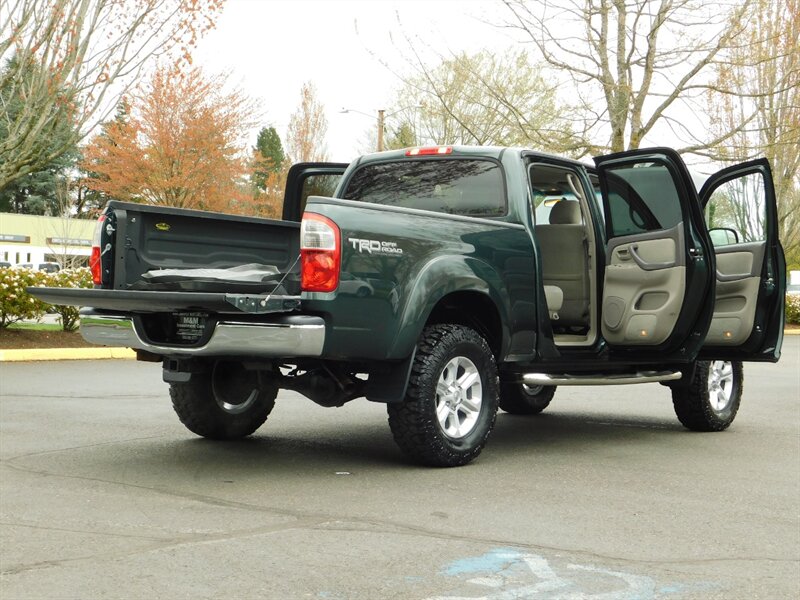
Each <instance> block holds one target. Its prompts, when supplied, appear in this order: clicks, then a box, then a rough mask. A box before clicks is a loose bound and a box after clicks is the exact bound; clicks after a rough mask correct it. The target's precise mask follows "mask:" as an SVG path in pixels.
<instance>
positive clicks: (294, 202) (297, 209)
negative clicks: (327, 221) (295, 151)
mask: <svg viewBox="0 0 800 600" xmlns="http://www.w3.org/2000/svg"><path fill="white" fill-rule="evenodd" d="M347 166H348V165H347V163H333V162H313V163H312V162H306V163H297V164H294V165H292V166H291V167H290V169H289V173H288V175H287V176H286V190H285V192H284V195H283V217H282V218H283V220H284V221H299V220H300V219H301V218H302V217H303V211H304V210H305V208H306V200H308V197H309V196H333V194H334V192H335V191H336V187H337V186H338V185H339V181H340V180H341V179H342V174H343V173H344V172H345V169H347Z"/></svg>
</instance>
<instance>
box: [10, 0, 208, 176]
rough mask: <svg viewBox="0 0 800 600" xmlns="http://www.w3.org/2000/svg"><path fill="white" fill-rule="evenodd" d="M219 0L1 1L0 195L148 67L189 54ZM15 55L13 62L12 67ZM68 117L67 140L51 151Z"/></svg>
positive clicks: (84, 129)
mask: <svg viewBox="0 0 800 600" xmlns="http://www.w3.org/2000/svg"><path fill="white" fill-rule="evenodd" d="M223 2H224V0H206V1H204V2H198V1H197V0H49V1H47V2H43V1H41V0H0V61H2V62H3V63H5V68H4V69H3V70H2V74H1V75H0V89H2V90H4V92H5V94H4V95H3V99H4V102H5V101H7V99H8V98H14V99H22V100H23V101H22V103H21V105H22V110H18V111H14V114H13V117H12V116H11V113H10V112H9V111H8V110H7V108H6V107H5V106H3V105H0V120H2V122H0V127H1V128H2V130H3V133H4V136H3V137H2V139H0V189H2V188H3V187H5V186H6V185H7V184H8V183H10V182H12V181H14V180H16V179H18V178H20V177H22V176H24V175H26V174H28V173H32V172H35V171H37V170H39V169H41V168H42V167H43V166H44V165H47V164H48V163H49V162H50V161H52V160H53V159H54V158H56V157H58V156H59V155H60V154H61V153H63V152H64V151H65V150H67V149H69V148H71V147H74V145H75V143H76V142H77V141H78V140H79V139H82V138H83V137H84V136H85V135H87V134H88V133H89V132H90V131H91V130H92V128H93V127H94V126H95V125H97V124H98V123H100V122H101V121H103V120H104V119H105V118H106V117H107V116H108V114H109V113H110V112H111V111H113V110H114V108H115V106H116V104H117V101H118V100H119V99H120V98H121V97H122V95H124V94H125V92H126V90H127V89H128V87H129V86H130V85H131V84H132V82H133V81H135V80H136V77H137V75H138V74H139V73H140V71H141V69H142V67H143V65H145V63H147V62H148V61H149V60H151V59H153V58H155V57H159V56H163V55H167V54H171V55H175V54H178V55H181V56H183V58H184V59H185V60H189V55H188V53H189V50H190V48H191V47H192V46H193V45H194V43H195V42H196V40H197V39H198V38H199V36H201V35H202V34H203V33H205V32H206V31H208V30H209V29H210V28H212V27H213V26H214V18H215V16H216V15H217V14H218V12H219V11H220V10H221V7H222V4H223ZM12 58H13V59H14V60H12ZM65 113H67V114H68V116H69V118H71V120H72V121H73V122H74V124H75V127H74V131H73V132H72V134H71V135H69V136H65V137H64V139H63V140H62V141H61V143H59V144H56V145H53V144H52V143H51V140H50V139H49V138H50V137H51V136H50V133H51V132H53V131H55V130H56V129H58V128H59V125H60V123H61V122H63V120H64V118H65Z"/></svg>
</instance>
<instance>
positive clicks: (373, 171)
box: [342, 158, 506, 217]
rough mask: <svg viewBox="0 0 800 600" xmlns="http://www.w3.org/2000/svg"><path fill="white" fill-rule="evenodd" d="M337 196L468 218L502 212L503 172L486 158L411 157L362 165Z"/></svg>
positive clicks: (497, 214)
mask: <svg viewBox="0 0 800 600" xmlns="http://www.w3.org/2000/svg"><path fill="white" fill-rule="evenodd" d="M342 197H343V198H345V199H347V200H358V201H361V202H369V203H371V204H383V205H386V206H397V207H402V208H415V209H419V210H429V211H433V212H438V213H446V214H452V215H464V216H470V217H502V216H503V215H505V214H506V195H505V186H504V183H503V172H502V170H501V169H500V166H499V165H498V164H497V163H496V162H493V161H490V160H476V159H465V158H448V159H430V160H426V159H413V160H400V161H396V162H383V163H375V164H370V165H364V166H363V167H361V168H360V169H358V170H357V171H356V172H355V173H353V175H352V176H351V177H350V180H349V182H348V183H347V187H346V189H345V191H344V194H343V196H342Z"/></svg>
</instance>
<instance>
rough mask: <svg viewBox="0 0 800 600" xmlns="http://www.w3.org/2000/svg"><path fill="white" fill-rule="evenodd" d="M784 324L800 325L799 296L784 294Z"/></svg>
mask: <svg viewBox="0 0 800 600" xmlns="http://www.w3.org/2000/svg"><path fill="white" fill-rule="evenodd" d="M786 322H787V323H794V324H795V325H800V294H786Z"/></svg>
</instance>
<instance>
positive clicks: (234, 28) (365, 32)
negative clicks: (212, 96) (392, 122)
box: [194, 0, 511, 162]
mask: <svg viewBox="0 0 800 600" xmlns="http://www.w3.org/2000/svg"><path fill="white" fill-rule="evenodd" d="M501 8H502V7H501V6H500V5H499V3H498V2H494V1H491V0H458V1H456V0H406V1H404V2H399V1H393V0H371V1H370V0H361V1H358V0H328V1H327V2H326V1H321V0H291V1H289V0H228V2H227V4H226V7H225V9H224V11H223V14H222V16H221V17H220V19H219V22H218V24H217V28H216V30H214V31H213V32H211V33H210V34H209V35H208V36H207V37H206V38H204V39H203V40H202V41H201V42H200V45H199V47H198V48H197V51H196V52H195V55H194V57H195V64H198V65H200V66H202V67H203V68H204V69H208V70H209V71H210V72H226V73H230V75H231V80H232V82H233V83H235V84H237V85H239V86H240V87H242V88H243V89H244V90H245V92H246V93H247V94H248V95H250V96H252V97H253V98H256V99H258V100H259V101H260V103H261V107H262V109H263V112H264V124H265V125H273V126H275V128H276V129H277V130H278V133H279V134H280V135H281V138H283V137H285V135H286V127H287V124H288V121H289V116H290V115H291V114H292V112H294V111H295V109H296V108H297V105H298V103H299V100H300V87H301V86H302V84H303V82H305V81H313V82H314V84H315V85H316V87H317V90H318V92H319V99H320V100H321V102H322V103H323V104H324V105H325V107H326V111H327V118H328V150H329V157H330V159H331V160H342V161H345V162H347V161H350V160H351V159H353V158H354V157H355V156H356V155H358V154H359V153H360V151H361V150H362V148H363V145H364V139H365V132H366V131H367V130H368V129H369V128H374V127H375V126H376V116H374V117H373V116H365V115H361V114H358V113H349V114H342V113H340V110H341V109H342V108H350V109H355V110H359V111H363V112H364V113H368V114H369V115H377V110H378V109H380V108H388V107H389V106H390V105H391V103H392V100H393V98H394V91H395V89H396V88H397V86H398V79H397V77H396V76H395V75H393V73H392V72H391V70H390V69H389V68H387V67H386V66H384V65H383V64H382V62H385V63H388V64H389V65H390V66H391V68H393V69H395V70H402V69H403V56H402V53H403V52H407V44H406V42H405V41H404V39H403V36H404V35H405V36H408V37H411V38H412V39H416V40H418V41H417V42H416V43H417V44H418V47H419V48H420V50H422V51H426V52H430V51H431V49H432V50H433V51H435V50H437V49H439V50H441V51H442V52H443V53H446V52H448V51H459V50H468V51H477V50H479V49H481V48H484V47H488V48H495V49H498V48H504V47H507V46H509V45H510V44H511V40H510V39H509V38H508V37H507V36H506V34H505V33H503V32H502V31H501V30H499V29H497V28H495V27H492V26H490V25H487V24H486V22H487V21H489V22H491V21H497V20H499V14H498V13H499V11H500V9H501ZM426 45H429V46H430V49H426V48H425V46H426ZM252 137H253V143H254V142H255V132H254V134H253V136H252Z"/></svg>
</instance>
